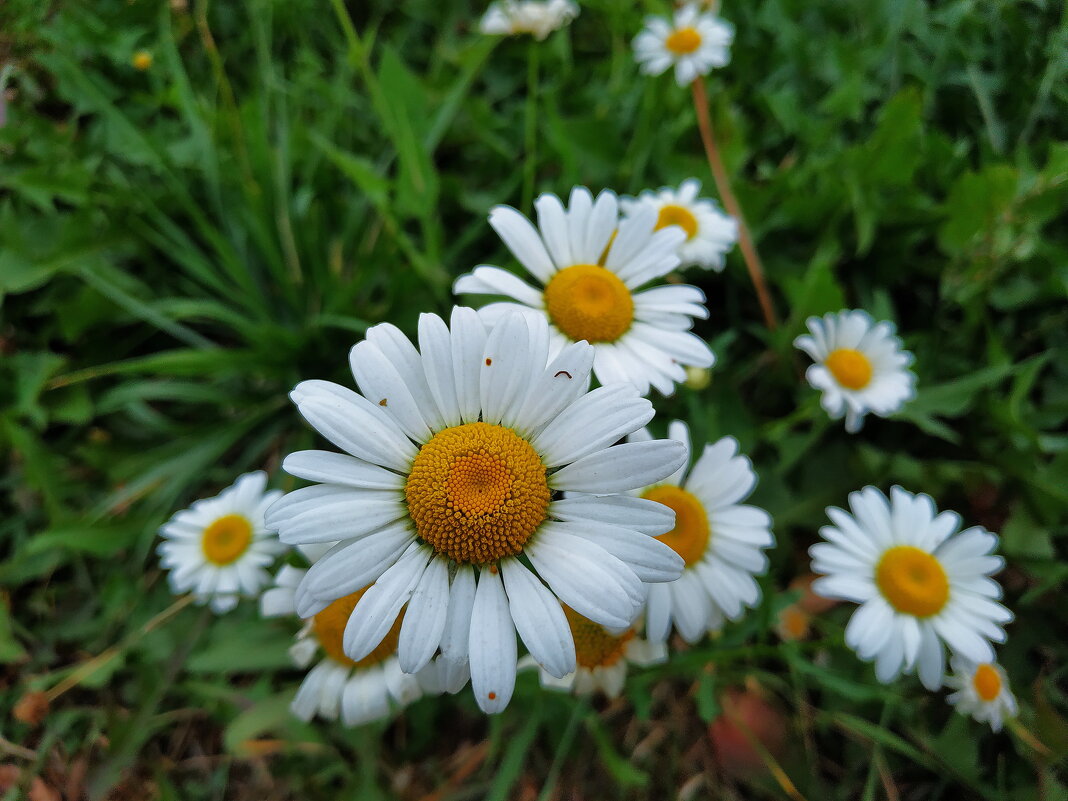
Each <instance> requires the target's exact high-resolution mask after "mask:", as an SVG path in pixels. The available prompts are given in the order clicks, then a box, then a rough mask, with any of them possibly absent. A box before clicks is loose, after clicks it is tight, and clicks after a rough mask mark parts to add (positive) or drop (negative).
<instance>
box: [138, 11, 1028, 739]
mask: <svg viewBox="0 0 1068 801" xmlns="http://www.w3.org/2000/svg"><path fill="white" fill-rule="evenodd" d="M576 12H577V9H575V8H573V6H572V4H571V3H569V2H567V0H550V2H548V3H534V2H506V3H503V4H501V5H498V6H496V7H495V9H494V11H493V12H491V14H495V15H496V16H492V17H490V15H487V16H488V17H489V19H490V21H491V22H492V21H493V20H497V22H496V23H494V24H495V25H496V28H495V30H497V31H499V32H515V30H518V28H517V29H515V30H513V29H512V28H508V27H507V26H506V25H505V22H507V21H508V20H509V19H518V20H520V21H521V22H522V24H523V25H524V26H526V27H525V28H523V31H524V32H527V33H532V34H534V35H535V36H539V37H541V36H543V35H545V34H547V33H548V32H549V31H551V30H552V29H553V28H555V27H559V25H560V24H563V22H565V21H566V20H568V19H570V18H571V17H572V16H574V14H575V13H576ZM484 24H485V25H488V23H486V22H485V21H484ZM730 35H731V34H730V28H729V27H728V26H726V25H725V24H723V23H720V22H719V21H718V20H715V18H712V17H710V15H708V14H704V13H700V12H698V11H697V10H696V8H693V7H687V8H684V9H682V10H680V11H679V12H678V13H677V14H676V16H675V19H674V24H673V25H672V24H671V23H669V22H667V21H660V22H655V23H654V22H650V24H649V30H648V31H646V33H644V34H642V36H641V37H639V39H638V41H637V42H636V44H635V46H636V49H637V52H638V55H639V58H640V59H641V60H642V62H643V64H645V65H646V67H647V69H648V70H649V71H653V72H656V71H662V70H663V69H666V66H667V65H668V62H665V60H664V57H662V54H661V52H660V51H661V50H663V49H664V48H666V50H667V51H670V52H673V53H676V54H682V55H684V56H685V58H683V57H682V56H680V58H678V59H675V60H674V61H671V62H670V63H674V64H675V66H676V72H677V75H678V77H679V79H680V81H683V80H689V79H692V78H693V77H694V76H695V75H697V74H699V73H700V71H701V69H704V68H703V67H701V66H700V65H701V64H704V63H706V62H707V63H711V64H716V63H718V64H723V63H726V60H727V52H726V47H727V45H729V43H730ZM687 59H688V60H687ZM695 65H696V66H695ZM699 194H700V184H699V183H698V182H697V181H696V180H688V181H685V182H683V183H682V185H681V186H679V187H678V188H670V189H662V190H660V191H658V192H645V193H643V194H641V195H639V196H638V197H635V198H627V199H621V198H618V197H617V196H616V195H615V194H614V193H613V192H611V191H607V190H606V191H602V192H600V193H599V194H597V195H596V196H594V195H593V193H591V192H590V191H589V190H588V189H586V188H584V187H576V188H574V189H573V190H572V192H571V193H570V196H569V197H568V198H567V200H566V203H565V202H564V200H562V199H561V198H559V197H557V196H555V195H552V194H544V195H542V196H540V197H539V198H538V199H537V200H536V202H535V203H534V212H535V219H533V220H532V219H529V218H528V217H527V216H525V215H524V214H523V213H522V212H520V211H518V210H516V209H514V208H511V207H508V206H497V207H496V208H494V209H492V210H491V211H490V213H489V224H490V226H491V227H492V228H493V230H494V231H495V232H496V233H497V234H498V236H499V237H500V239H501V241H502V243H503V244H504V246H505V247H506V248H507V250H508V251H509V252H510V253H511V255H512V257H514V260H515V263H516V264H517V265H518V267H519V268H521V274H517V273H516V272H514V271H513V270H512V269H505V268H502V267H498V266H493V265H479V266H477V267H475V268H474V269H473V270H471V272H469V273H466V274H464V275H462V276H460V277H459V278H458V279H457V280H456V282H455V285H454V287H453V288H454V291H455V293H456V294H457V295H463V296H490V297H491V298H492V300H491V302H487V303H483V304H481V305H480V308H478V309H477V310H475V309H472V308H467V307H463V306H457V307H455V308H454V309H453V310H452V313H451V315H450V316H449V319H447V320H446V319H443V318H441V317H439V316H437V315H434V314H423V315H422V316H421V317H420V319H419V323H418V328H417V330H416V331H414V332H408V333H405V332H403V331H401V330H400V329H398V328H397V327H396V326H394V325H392V324H390V323H388V322H386V323H382V324H379V325H376V326H374V327H372V328H370V329H369V330H368V331H367V334H366V337H365V339H364V340H362V341H360V342H358V343H356V344H355V345H354V346H353V347H352V349H351V351H350V352H349V366H350V368H351V371H352V376H353V381H354V385H353V386H342V385H339V384H335V383H331V382H329V381H322V380H315V379H312V380H307V381H303V382H302V383H300V384H298V385H297V386H296V387H295V388H294V389H293V391H292V392H291V393H290V397H291V398H292V400H293V403H294V404H295V405H296V407H297V410H298V411H299V412H300V414H301V415H302V416H303V417H304V418H305V420H306V421H307V422H308V423H309V424H310V425H311V426H312V427H313V428H314V429H315V430H316V431H317V432H318V433H319V434H320V435H321V436H322V437H323V439H324V440H325V441H326V442H327V443H329V445H330V446H331V447H330V448H329V449H325V450H308V451H299V452H296V453H292V454H290V455H288V456H287V457H286V458H285V460H284V462H283V464H282V468H283V470H284V471H285V472H286V473H288V474H289V475H291V476H293V477H295V478H298V479H302V480H303V481H305V482H307V486H304V487H302V488H300V489H296V490H294V491H292V492H289V493H288V494H285V495H282V493H280V492H277V491H267V489H266V486H267V476H266V475H265V474H264V473H262V472H257V473H251V474H248V475H245V476H242V477H241V478H239V479H238V480H237V481H236V482H235V483H234V485H233V486H231V487H230V488H228V489H226V490H224V491H223V492H222V493H221V494H219V495H218V496H216V497H214V498H210V499H206V500H202V501H198V502H197V503H195V504H194V505H193V506H192V507H191V508H189V509H186V510H183V511H181V512H178V513H177V514H176V515H175V516H174V517H173V518H172V519H171V520H170V521H169V522H167V523H166V524H165V525H164V526H163V527H162V528H161V531H160V533H161V535H162V537H163V542H162V544H161V545H160V547H159V553H160V555H161V562H162V566H163V567H164V568H167V569H169V571H170V573H169V579H170V582H171V585H172V588H173V589H174V591H175V592H190V593H192V594H193V595H194V597H195V598H196V599H197V600H198V601H200V602H203V603H210V604H211V606H212V608H213V609H214V610H215V611H216V612H220V613H221V612H226V611H228V610H229V609H231V608H232V607H233V606H234V605H235V604H236V603H237V601H238V599H239V598H241V597H249V598H256V597H258V598H259V601H260V605H261V610H262V613H263V615H265V616H269V617H279V616H282V617H290V618H296V619H299V620H300V621H301V624H300V627H299V631H298V632H297V633H296V635H295V642H294V644H293V646H292V649H291V655H292V657H293V661H294V662H295V664H296V665H297V666H299V667H301V668H304V669H307V674H306V676H305V678H304V680H303V681H302V683H301V684H300V687H299V689H298V690H297V692H296V696H295V698H294V700H293V704H292V709H293V712H294V713H295V714H296V715H297V716H299V717H301V718H302V719H305V720H307V719H311V718H312V717H314V716H320V717H322V718H325V719H330V720H333V719H338V718H340V720H341V721H342V722H343V723H344V724H346V725H358V724H362V723H365V722H368V721H371V720H375V719H378V718H381V717H384V716H386V715H388V714H390V713H391V712H392V711H395V710H397V709H399V708H400V707H403V706H404V705H406V704H408V703H411V702H412V701H414V700H415V699H417V698H419V697H421V696H423V695H426V694H439V693H456V692H459V691H461V690H463V689H464V688H465V687H467V686H468V685H470V688H471V692H472V694H473V696H474V699H475V701H476V702H477V704H478V706H479V707H480V708H481V709H482V710H484V711H485V712H487V713H494V712H499V711H501V710H503V709H504V708H505V707H506V706H507V705H508V703H509V700H510V699H511V696H512V693H513V689H514V686H515V682H516V676H517V672H518V671H519V670H520V669H522V668H524V667H530V668H531V669H532V670H536V671H537V672H538V674H539V675H540V680H541V683H542V684H543V685H544V686H546V687H553V688H563V689H567V690H570V691H573V692H576V693H589V692H594V691H600V692H603V693H605V694H608V695H610V696H612V695H618V694H619V693H620V692H621V690H622V688H623V685H624V681H625V678H626V673H627V666H628V664H636V665H648V664H652V663H656V662H660V661H663V660H665V659H667V658H668V647H669V645H670V644H671V643H672V642H673V641H674V640H673V638H672V633H673V632H674V633H676V634H677V635H678V638H679V640H681V641H683V642H685V643H691V644H692V643H697V642H698V641H700V640H701V639H703V638H704V637H706V636H707V635H708V634H709V633H711V632H716V631H718V630H719V629H720V628H721V627H722V626H723V625H724V623H725V621H734V620H738V619H739V618H741V617H742V616H743V615H744V614H745V613H746V610H748V609H751V608H753V607H755V606H757V605H758V604H759V603H760V601H761V587H760V584H759V583H758V581H757V577H759V576H761V575H763V574H764V573H765V572H766V570H767V567H768V557H767V555H766V553H765V551H766V550H767V549H768V548H770V547H772V546H773V545H774V544H775V539H774V536H773V534H772V530H771V526H772V521H771V517H770V516H769V515H768V513H767V512H766V511H764V510H763V509H760V508H757V507H755V506H752V505H749V504H746V503H745V501H746V499H747V498H748V497H749V496H750V494H751V493H752V491H753V488H754V486H755V484H756V481H757V476H756V473H755V472H754V469H753V465H752V463H751V462H750V460H749V459H748V458H747V457H746V456H745V455H744V454H742V453H740V452H739V445H738V442H737V441H736V440H735V439H734V438H732V437H724V438H722V439H720V440H718V441H716V442H712V443H708V444H700V443H698V444H697V445H695V444H694V443H692V442H691V437H690V434H689V430H688V427H687V425H686V424H685V423H684V422H682V421H673V422H670V423H669V425H668V426H667V434H668V436H667V438H664V439H658V438H656V437H654V436H653V435H652V434H651V433H650V431H649V429H648V428H647V426H648V425H649V423H650V422H651V421H652V419H653V417H654V408H653V404H652V403H651V401H650V400H649V399H648V398H647V397H646V396H648V395H650V393H651V392H652V391H653V390H654V389H655V390H656V391H657V392H658V393H660V394H662V395H670V394H672V393H673V392H674V391H675V389H676V387H677V385H678V384H679V383H681V382H683V381H685V380H686V375H687V374H686V368H705V369H707V368H710V367H712V365H713V364H714V362H715V356H714V354H713V352H712V350H711V348H710V347H709V346H708V344H707V343H706V342H705V341H704V340H703V339H701V338H700V337H699V336H697V335H696V334H695V333H694V332H693V331H692V328H693V325H694V321H695V320H697V319H705V318H707V317H708V310H707V309H706V307H705V305H704V303H705V296H704V294H703V292H702V291H701V290H700V289H698V288H697V287H694V286H689V285H685V284H682V283H679V282H678V281H677V280H672V281H670V282H669V281H666V280H665V278H666V277H667V276H668V275H669V274H673V273H677V272H678V271H680V270H682V269H684V268H687V267H698V268H704V269H711V270H715V271H719V270H722V269H723V267H724V255H725V253H726V252H727V251H728V250H729V249H730V248H731V247H732V246H733V244H734V242H735V239H736V236H737V225H736V223H735V221H734V220H732V219H731V218H729V217H728V216H726V215H725V214H724V213H723V212H722V211H720V209H719V207H718V206H717V205H716V204H715V203H714V202H713V201H712V200H709V199H705V198H701V197H699ZM512 266H514V265H512ZM807 326H808V331H809V333H808V334H807V335H805V336H801V337H799V338H798V339H797V340H796V345H797V347H798V348H800V349H801V350H802V351H804V352H805V353H806V354H808V356H809V357H811V359H812V361H813V363H812V365H811V366H810V367H809V369H808V373H807V378H808V381H809V383H810V384H811V385H812V386H813V387H814V388H816V389H818V390H820V391H821V393H822V405H823V407H824V408H825V409H826V411H827V412H828V413H829V414H830V416H831V417H832V418H835V419H838V418H843V417H844V418H845V427H846V430H847V431H849V432H851V433H852V432H856V431H858V430H859V429H860V427H861V425H862V423H863V420H864V417H865V415H866V414H869V413H871V414H875V415H879V416H889V415H892V414H893V413H894V412H896V411H897V410H898V409H900V408H901V406H902V405H903V404H904V403H906V402H907V401H908V400H909V399H910V398H911V397H912V396H913V395H914V383H915V379H914V376H913V374H912V373H911V371H910V370H909V364H910V362H911V355H910V354H909V353H908V352H907V351H904V350H903V349H902V343H901V341H900V340H899V339H898V338H897V337H896V336H895V334H894V330H893V326H892V325H891V324H890V323H888V322H876V321H874V320H872V319H871V318H870V317H869V316H868V315H867V314H865V313H864V312H862V311H856V310H843V311H841V312H838V313H836V314H828V315H826V316H824V317H823V318H811V319H809V321H808V323H807ZM849 507H850V511H849V512H846V511H844V510H842V509H837V508H831V509H828V515H829V517H830V520H831V522H832V525H830V526H826V527H824V528H823V529H822V530H821V532H820V534H821V537H822V539H823V541H822V542H820V543H818V544H816V545H813V546H812V548H811V556H812V560H813V561H812V566H813V570H814V571H815V572H816V573H818V574H820V578H818V579H817V580H816V581H815V582H814V583H813V586H812V588H813V591H814V592H816V593H817V594H819V595H822V596H824V597H825V598H833V599H840V600H847V601H852V602H855V603H857V604H859V605H860V606H859V608H858V609H857V611H856V612H855V613H854V615H853V616H852V618H851V620H850V622H849V624H848V626H847V628H846V635H845V636H846V642H847V643H848V644H849V646H850V647H852V648H853V649H854V650H855V651H856V652H857V654H858V655H859V656H860V657H861V658H862V659H865V660H873V661H874V662H875V674H876V676H877V678H878V679H879V680H880V681H883V682H889V681H891V680H892V679H894V678H895V677H897V676H899V675H900V674H902V673H909V672H912V671H913V670H915V671H916V672H917V673H918V674H919V678H920V680H921V681H922V682H923V684H924V685H925V686H926V687H928V688H930V689H932V690H934V689H937V688H939V687H941V686H942V685H943V683H944V682H946V680H947V679H946V676H945V673H946V666H945V661H946V649H947V647H948V650H949V652H950V654H951V656H952V659H953V662H952V664H953V667H954V669H955V674H954V676H952V677H950V678H949V679H948V681H949V683H950V684H951V685H952V686H953V687H954V688H955V689H956V690H957V692H956V693H955V694H954V695H953V696H951V700H953V701H954V702H955V703H957V704H958V705H959V707H960V708H961V709H964V710H966V711H969V712H971V713H973V714H974V715H975V716H976V717H977V718H979V719H981V720H988V721H990V723H991V724H992V725H993V726H994V727H995V728H998V727H1000V725H1001V723H1002V720H1003V719H1004V718H1005V717H1007V716H1011V715H1013V714H1014V712H1015V706H1014V701H1013V698H1012V695H1011V693H1010V692H1009V690H1008V687H1007V684H1006V681H1005V674H1004V672H1003V671H1002V670H1001V668H999V667H998V666H997V665H996V663H995V662H994V652H993V648H992V645H991V643H997V642H1002V641H1004V638H1005V633H1004V629H1003V628H1002V627H1003V625H1004V624H1005V623H1007V622H1008V621H1009V620H1010V619H1011V614H1010V613H1009V612H1008V610H1007V609H1006V608H1005V607H1004V606H1002V605H1001V604H1000V603H999V602H998V599H999V598H1000V595H1001V590H1000V587H999V586H998V584H997V583H996V582H995V581H994V580H993V579H992V578H991V576H992V575H993V574H994V573H996V572H997V571H998V570H1000V568H1001V567H1002V560H1001V558H1000V557H998V556H995V555H994V554H993V552H994V550H995V548H996V546H997V538H996V537H995V536H994V535H993V534H990V533H989V532H986V531H984V530H982V529H980V528H969V529H966V530H964V531H960V530H959V529H960V520H959V518H958V517H957V516H956V515H955V514H953V513H951V512H941V513H938V512H937V510H936V509H935V507H934V504H933V502H932V501H931V499H930V498H929V497H927V496H925V495H913V494H910V493H908V492H905V491H904V490H901V489H900V488H896V487H895V488H894V489H893V490H892V491H891V493H890V496H889V498H888V497H887V496H885V495H884V494H882V493H881V492H880V491H878V490H877V489H875V488H873V487H867V488H865V489H863V490H861V491H860V492H856V493H853V494H852V495H850V497H849ZM290 547H292V548H293V550H292V551H291V552H289V549H290ZM286 552H289V553H288V555H287V557H286V563H285V564H284V565H283V566H282V567H281V568H280V569H279V570H278V571H277V572H276V573H275V574H274V576H273V578H272V577H271V575H270V574H269V573H268V568H270V567H271V566H272V565H273V564H274V563H275V562H276V561H277V560H278V557H279V556H280V555H281V554H283V553H286ZM298 563H299V564H298ZM520 644H521V645H522V649H523V652H524V653H522V654H521V653H520Z"/></svg>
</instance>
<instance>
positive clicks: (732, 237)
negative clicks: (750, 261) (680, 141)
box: [620, 178, 738, 272]
mask: <svg viewBox="0 0 1068 801" xmlns="http://www.w3.org/2000/svg"><path fill="white" fill-rule="evenodd" d="M700 191H701V182H700V181H698V180H697V179H696V178H687V179H686V180H685V181H683V182H682V183H681V184H680V185H679V188H678V189H672V188H671V187H664V188H663V189H660V190H658V191H655V192H654V191H652V190H648V189H647V190H646V191H644V192H642V193H641V194H640V195H638V197H636V198H622V199H621V201H620V204H621V206H622V208H623V213H624V214H625V215H626V216H627V217H631V216H633V215H634V214H635V213H637V212H638V211H639V210H640V209H642V208H644V207H646V206H648V207H651V208H652V209H653V210H654V211H655V212H656V215H657V216H656V230H658V231H659V230H660V229H661V228H667V227H668V226H669V225H677V226H678V227H679V228H681V229H682V230H683V231H685V232H686V241H685V242H683V243H682V244H681V245H680V246H679V257H680V258H681V259H682V263H681V265H680V266H682V267H688V266H691V265H696V266H698V267H702V268H704V269H706V270H715V271H716V272H721V271H722V270H723V266H724V263H725V262H724V256H725V255H726V253H727V251H729V250H730V249H731V248H732V247H734V243H735V242H737V241H738V221H737V220H735V219H734V218H733V217H731V216H729V215H727V214H724V213H723V211H721V210H720V208H719V206H718V205H717V204H716V202H715V201H714V200H711V199H709V198H702V197H698V194H699V193H700Z"/></svg>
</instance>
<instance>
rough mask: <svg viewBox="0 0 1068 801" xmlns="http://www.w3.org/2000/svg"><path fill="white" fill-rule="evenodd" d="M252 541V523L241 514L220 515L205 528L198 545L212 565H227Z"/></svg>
mask: <svg viewBox="0 0 1068 801" xmlns="http://www.w3.org/2000/svg"><path fill="white" fill-rule="evenodd" d="M251 542H252V523H250V522H249V520H248V518H246V517H245V516H243V515H226V516H225V517H220V518H219V519H218V520H216V521H215V522H214V523H212V524H211V525H210V526H208V527H207V528H206V529H204V536H203V537H201V540H200V547H201V548H203V549H204V558H205V559H207V560H208V561H209V562H211V563H212V564H214V565H219V566H220V567H221V566H222V565H228V564H230V563H231V562H234V561H236V560H237V558H238V557H239V556H241V554H243V553H244V552H245V551H246V550H247V549H248V546H249V544H250V543H251Z"/></svg>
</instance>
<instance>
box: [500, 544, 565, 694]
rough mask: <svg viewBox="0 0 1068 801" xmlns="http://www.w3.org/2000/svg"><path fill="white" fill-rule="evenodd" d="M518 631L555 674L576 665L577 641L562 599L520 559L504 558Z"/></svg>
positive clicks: (511, 604)
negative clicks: (568, 621)
mask: <svg viewBox="0 0 1068 801" xmlns="http://www.w3.org/2000/svg"><path fill="white" fill-rule="evenodd" d="M501 572H502V573H503V575H504V586H505V589H506V590H507V591H508V600H509V607H510V609H511V614H512V620H513V621H514V622H515V628H516V631H518V632H519V636H520V638H521V639H522V640H523V644H524V645H526V647H527V650H528V651H530V654H531V656H533V657H534V659H536V660H537V662H538V664H539V665H541V666H542V667H543V668H544V669H545V670H547V671H548V672H549V673H550V674H551V675H553V676H555V677H556V678H562V677H563V676H565V675H567V674H568V673H570V672H572V671H573V670H574V669H575V643H574V640H573V639H572V637H571V630H570V629H569V628H568V625H567V619H566V618H565V617H564V612H563V610H562V609H561V608H560V601H559V600H557V598H556V596H555V595H553V593H552V592H551V591H550V590H549V589H548V588H547V587H545V585H544V584H542V583H541V581H539V580H538V578H537V577H535V576H534V574H533V573H531V572H530V571H529V570H527V569H526V567H524V566H523V564H522V562H520V561H519V560H517V559H504V560H502V561H501Z"/></svg>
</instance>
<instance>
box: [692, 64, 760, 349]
mask: <svg viewBox="0 0 1068 801" xmlns="http://www.w3.org/2000/svg"><path fill="white" fill-rule="evenodd" d="M690 88H691V89H692V90H693V107H694V111H696V112H697V127H698V128H700V130H701V142H702V143H703V144H704V146H705V156H707V157H708V166H709V167H711V168H712V177H713V178H715V180H716V189H718V190H719V196H720V197H721V198H722V199H723V205H724V207H725V208H726V209H727V213H728V214H730V215H731V216H732V217H734V219H735V220H737V221H738V247H739V249H740V250H741V251H742V258H743V259H745V266H746V268H747V269H748V270H749V278H750V279H751V280H752V281H753V288H754V289H756V293H757V300H759V301H760V309H761V311H762V312H763V313H764V323H765V324H766V325H767V326H768V329H769V330H771V331H774V330H775V329H776V328H778V327H779V320H778V318H777V317H776V315H775V306H774V305H773V304H772V302H771V293H770V292H768V285H767V282H766V281H765V280H764V267H763V265H762V264H761V263H760V255H759V254H758V253H757V249H756V245H754V244H753V237H752V236H751V235H750V233H749V226H748V225H746V222H745V217H744V216H743V215H742V207H741V206H740V205H739V204H738V198H736V197H735V196H734V192H733V191H732V190H731V184H730V179H729V178H728V177H727V170H726V168H725V167H724V166H723V158H722V157H721V156H720V154H719V148H718V147H717V146H716V138H715V136H714V135H713V133H712V117H711V115H710V114H709V113H708V97H707V96H706V95H705V82H704V81H703V80H702V79H701V76H700V75H698V76H697V77H696V78H694V79H693V83H692V84H690Z"/></svg>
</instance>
